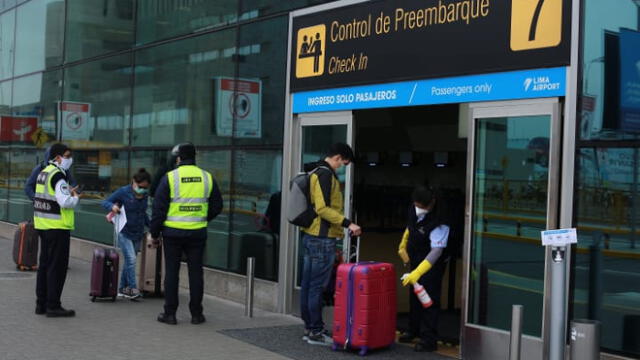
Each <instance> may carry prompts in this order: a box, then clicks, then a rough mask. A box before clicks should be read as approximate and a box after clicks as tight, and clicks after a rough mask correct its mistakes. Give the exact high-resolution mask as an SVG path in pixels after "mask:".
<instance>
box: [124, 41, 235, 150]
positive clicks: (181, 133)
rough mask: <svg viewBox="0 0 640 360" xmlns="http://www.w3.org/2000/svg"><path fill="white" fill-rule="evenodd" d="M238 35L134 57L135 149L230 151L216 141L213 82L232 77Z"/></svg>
mask: <svg viewBox="0 0 640 360" xmlns="http://www.w3.org/2000/svg"><path fill="white" fill-rule="evenodd" d="M235 36H236V31H235V30H224V31H221V32H217V33H214V34H211V35H206V36H199V37H196V38H192V39H187V40H183V41H179V42H174V43H169V44H166V45H160V46H156V47H153V48H150V49H148V50H142V51H140V52H139V53H138V54H137V55H136V70H135V71H136V77H135V82H136V83H135V89H134V100H135V101H134V110H133V114H134V115H133V116H134V118H133V132H132V143H133V145H142V146H149V145H164V146H173V145H174V144H176V143H179V142H182V141H190V142H193V143H194V144H196V145H226V144H229V143H230V142H231V141H230V138H229V137H219V136H216V133H215V126H214V105H213V104H214V103H215V102H214V101H213V99H214V96H215V92H214V79H216V78H217V77H220V76H226V77H229V76H231V77H232V76H233V74H234V63H233V62H232V56H233V55H234V54H235V53H236V49H235V46H234V44H235Z"/></svg>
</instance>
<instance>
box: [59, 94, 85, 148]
mask: <svg viewBox="0 0 640 360" xmlns="http://www.w3.org/2000/svg"><path fill="white" fill-rule="evenodd" d="M90 115H91V104H89V103H81V102H75V101H61V102H59V103H58V119H59V121H60V129H61V133H62V134H61V140H89V137H90V136H91V128H90V127H89V116H90Z"/></svg>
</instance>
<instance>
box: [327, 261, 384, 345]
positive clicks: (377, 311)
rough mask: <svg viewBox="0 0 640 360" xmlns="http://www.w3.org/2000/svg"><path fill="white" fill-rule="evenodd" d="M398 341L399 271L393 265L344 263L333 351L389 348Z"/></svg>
mask: <svg viewBox="0 0 640 360" xmlns="http://www.w3.org/2000/svg"><path fill="white" fill-rule="evenodd" d="M395 338H396V272H395V270H394V268H393V265H392V264H388V263H379V262H360V263H355V264H341V265H340V266H339V267H338V273H337V277H336V294H335V308H334V320H333V349H334V350H336V349H338V348H341V347H342V348H345V349H347V348H351V349H359V350H360V355H366V353H367V351H369V350H370V349H377V348H382V347H386V346H389V345H391V344H393V343H394V342H395Z"/></svg>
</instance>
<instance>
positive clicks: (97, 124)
mask: <svg viewBox="0 0 640 360" xmlns="http://www.w3.org/2000/svg"><path fill="white" fill-rule="evenodd" d="M64 101H65V102H68V103H69V104H68V108H67V109H68V111H67V114H68V115H65V114H63V115H62V117H64V118H63V119H61V128H62V129H61V130H60V135H61V137H62V140H64V141H65V142H68V143H69V145H70V146H71V147H72V148H73V149H81V148H96V147H103V148H104V147H108V148H114V147H123V146H125V145H128V144H129V121H130V112H131V55H129V54H127V55H119V56H114V57H109V58H106V59H102V60H98V61H93V62H89V63H85V64H80V65H76V66H73V67H70V68H67V69H66V70H65V81H64ZM74 113H76V114H81V116H80V117H78V116H73V115H74ZM147 131H148V129H147Z"/></svg>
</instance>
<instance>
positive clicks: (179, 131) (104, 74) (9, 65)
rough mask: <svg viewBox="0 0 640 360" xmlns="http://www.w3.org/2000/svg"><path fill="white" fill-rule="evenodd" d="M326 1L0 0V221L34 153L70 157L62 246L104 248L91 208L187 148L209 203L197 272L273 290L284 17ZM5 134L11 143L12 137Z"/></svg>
mask: <svg viewBox="0 0 640 360" xmlns="http://www.w3.org/2000/svg"><path fill="white" fill-rule="evenodd" d="M325 2H328V1H318V0H304V1H303V0H300V1H288V2H282V1H272V0H269V1H266V0H265V1H239V0H223V1H207V0H163V1H155V0H137V1H129V0H114V1H102V0H26V1H25V0H21V1H17V0H0V126H1V128H2V131H1V134H2V137H1V139H0V220H4V221H10V222H20V221H23V220H26V219H28V218H29V217H31V216H32V205H31V202H30V201H29V199H28V198H27V197H26V195H25V194H24V191H23V188H24V184H25V182H26V179H27V178H28V176H29V174H30V173H31V170H32V169H33V167H34V166H35V165H36V164H38V163H40V162H42V161H43V158H44V151H45V149H46V147H47V146H49V145H50V144H52V143H53V142H55V141H57V140H62V141H64V142H65V143H67V144H69V145H70V146H71V147H72V149H73V150H74V166H73V168H72V171H73V175H74V177H75V179H76V180H77V181H78V183H79V184H82V185H83V186H84V198H83V199H82V201H81V203H80V206H79V208H78V209H77V215H76V230H75V231H74V233H73V235H74V236H77V237H80V238H84V239H88V240H92V241H97V242H101V243H105V244H109V243H111V241H112V235H111V234H112V230H111V226H110V225H108V223H106V222H105V220H104V216H105V210H104V209H103V208H102V207H101V206H100V202H101V201H102V200H103V199H104V198H105V197H107V196H108V195H109V194H110V193H111V192H113V191H114V190H116V189H117V188H119V187H121V186H124V185H126V184H128V183H129V182H130V181H131V176H132V174H133V173H134V172H136V171H137V170H138V169H139V168H145V169H147V171H149V172H151V173H152V174H155V173H157V172H160V173H162V172H164V171H166V169H167V161H168V154H169V150H170V149H171V148H172V147H173V145H175V144H176V143H179V142H185V141H190V142H193V143H195V144H196V145H197V146H198V148H199V153H198V159H197V162H198V165H199V166H201V167H203V168H205V169H207V170H208V171H210V172H211V173H212V174H213V176H214V177H215V179H216V181H217V183H218V184H219V186H220V190H221V191H222V194H223V198H224V201H225V204H224V210H223V213H222V214H221V215H220V216H219V217H218V218H216V219H215V220H214V221H212V222H211V223H210V224H209V240H208V241H209V242H208V244H207V253H206V256H205V263H206V265H207V266H210V267H214V268H218V269H222V270H227V271H234V272H244V268H245V264H243V262H242V260H241V259H243V258H246V257H247V256H255V254H256V253H260V254H264V253H268V254H269V255H268V256H266V257H265V258H263V259H262V260H264V261H261V263H263V264H265V265H261V266H258V267H257V268H256V275H257V276H258V277H260V278H264V279H268V280H274V281H275V280H277V269H278V266H277V264H278V258H277V257H278V244H279V239H278V232H279V226H280V209H279V199H280V186H281V182H282V181H281V168H282V147H283V145H282V141H283V140H282V138H283V127H284V119H283V117H282V116H283V114H284V103H285V80H286V52H287V34H288V11H291V10H294V9H296V8H300V7H306V6H310V5H315V4H320V3H325ZM14 130H16V131H17V133H15V134H13V135H12V133H14Z"/></svg>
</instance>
